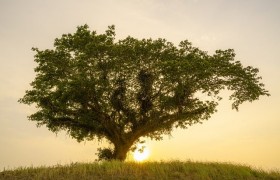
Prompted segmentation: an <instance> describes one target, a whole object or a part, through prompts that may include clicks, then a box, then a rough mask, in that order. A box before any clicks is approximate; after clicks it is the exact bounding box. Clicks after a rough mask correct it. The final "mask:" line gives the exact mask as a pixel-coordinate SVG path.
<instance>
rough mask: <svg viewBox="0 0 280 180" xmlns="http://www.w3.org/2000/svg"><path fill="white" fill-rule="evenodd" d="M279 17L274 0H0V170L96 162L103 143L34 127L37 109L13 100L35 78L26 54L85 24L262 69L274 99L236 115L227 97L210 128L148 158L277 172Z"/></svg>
mask: <svg viewBox="0 0 280 180" xmlns="http://www.w3.org/2000/svg"><path fill="white" fill-rule="evenodd" d="M279 9H280V1H278V0H246V1H244V0H235V1H231V0H172V1H171V0H169V1H168V0H80V1H78V0H60V1H56V0H48V1H47V0H0V171H1V170H2V169H3V168H4V167H6V168H13V167H18V166H30V165H34V166H38V165H55V164H57V163H61V164H63V163H70V162H76V161H81V162H89V161H93V160H94V159H95V158H96V156H95V153H96V148H97V147H98V146H99V145H102V144H100V143H98V142H96V141H93V142H82V143H77V142H76V141H75V140H73V139H71V138H70V137H68V136H67V135H65V133H63V132H62V133H59V134H57V135H55V134H53V133H51V132H49V131H48V130H47V129H46V128H45V127H41V128H37V127H36V124H35V123H34V122H31V121H28V120H27V116H28V115H30V114H31V113H33V112H34V111H35V109H33V108H32V107H28V106H27V105H23V104H19V103H18V102H17V100H18V99H19V98H20V97H22V96H23V95H24V91H25V90H27V89H29V88H30V86H29V83H30V82H31V81H32V80H33V79H34V76H35V74H34V72H33V69H34V67H35V66H36V64H35V63H34V62H33V59H34V58H33V56H34V53H33V52H32V51H31V48H32V47H38V48H40V49H45V48H52V46H53V41H54V39H55V38H57V37H60V36H61V35H62V34H63V33H72V32H75V30H76V27H77V26H78V25H83V24H85V23H87V24H88V25H89V26H90V28H91V29H92V30H96V31H97V32H98V33H103V32H104V31H105V30H106V28H107V26H108V25H112V24H114V25H116V33H117V38H124V37H126V36H128V35H131V36H133V37H137V38H150V37H152V38H158V37H162V38H166V39H168V40H169V41H171V42H174V43H175V44H177V43H178V42H180V41H181V40H184V39H188V40H190V41H191V42H193V44H194V46H197V47H199V48H200V49H202V50H205V51H208V52H209V53H210V54H211V53H213V52H214V51H215V50H216V49H227V48H233V49H235V51H236V54H237V58H236V59H238V60H240V61H241V62H242V63H243V64H244V65H252V66H254V67H258V68H259V69H260V75H261V76H262V77H263V82H264V84H265V85H266V88H267V89H268V90H269V91H270V93H271V95H272V96H271V97H261V98H260V100H259V101H255V102H253V103H245V104H243V105H241V106H240V111H239V112H236V111H233V110H231V104H230V102H229V101H227V98H226V97H225V98H224V100H223V101H222V102H221V103H220V106H219V109H218V112H217V113H216V114H215V115H213V116H212V118H211V119H210V120H209V121H206V122H204V123H203V124H202V125H200V124H199V125H194V126H192V127H190V128H189V129H187V130H175V131H174V133H173V136H172V137H165V138H164V140H163V141H160V142H153V141H149V142H148V144H147V145H148V147H149V149H150V151H151V157H150V159H151V160H169V159H179V160H188V159H190V160H194V161H221V162H235V163H242V164H248V165H252V166H255V167H262V168H265V169H280V108H279V103H280V95H279V93H280V80H279V78H280V71H279V68H280V11H279ZM224 94H225V95H227V93H226V92H225V93H224Z"/></svg>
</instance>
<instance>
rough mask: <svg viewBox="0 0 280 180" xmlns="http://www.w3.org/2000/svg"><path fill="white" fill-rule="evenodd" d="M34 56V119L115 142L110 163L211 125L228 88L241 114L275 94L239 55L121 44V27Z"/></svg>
mask: <svg viewBox="0 0 280 180" xmlns="http://www.w3.org/2000/svg"><path fill="white" fill-rule="evenodd" d="M33 50H34V51H35V52H36V54H35V62H36V63H37V64H38V65H37V67H36V68H35V72H36V78H35V80H34V81H33V82H32V83H31V86H32V89H31V90H27V91H26V94H25V96H24V97H23V98H22V99H20V102H21V103H25V104H36V106H37V112H35V113H34V114H32V115H30V116H29V119H30V120H32V121H36V122H37V125H39V126H42V125H46V126H47V128H48V129H49V130H51V131H53V132H57V131H59V130H66V131H67V132H68V133H69V135H70V136H71V137H73V138H75V139H77V140H78V141H83V140H92V139H94V138H97V139H98V140H101V139H104V138H105V139H107V140H108V141H109V142H110V143H111V144H112V145H113V149H111V150H110V149H103V150H101V151H100V154H99V157H100V158H105V159H106V158H107V159H118V160H125V158H126V154H127V152H128V151H129V150H130V149H131V148H132V147H133V146H134V145H135V143H137V142H138V141H139V138H140V137H149V138H152V139H156V140H160V139H161V136H162V135H163V134H170V133H171V131H172V129H174V128H175V127H178V128H187V127H188V126H191V125H193V124H196V123H201V122H202V121H203V120H206V119H209V118H210V117H211V115H212V114H213V113H214V112H215V111H216V107H217V105H218V101H219V100H220V99H221V97H220V96H219V92H220V91H221V90H223V89H228V90H229V91H230V92H232V95H231V96H230V99H231V100H232V101H233V104H232V108H233V109H236V110H237V109H238V106H239V105H240V104H241V103H243V102H245V101H249V102H251V101H254V100H257V99H258V98H259V97H260V96H261V95H269V94H268V92H267V91H266V90H265V89H264V85H263V84H262V83H260V79H261V77H259V76H258V74H257V73H258V69H256V68H253V67H251V66H248V67H244V66H242V64H241V63H240V62H239V61H235V60H234V57H235V53H234V51H233V50H232V49H228V50H217V51H216V52H215V53H214V54H213V55H209V54H207V52H205V51H201V50H200V49H198V48H195V47H193V46H192V45H191V43H190V42H189V41H187V40H185V41H182V42H181V43H180V44H179V46H174V45H173V44H172V43H171V42H168V41H166V40H165V39H156V40H153V39H142V40H139V39H136V38H133V37H130V36H129V37H127V38H125V39H122V40H118V41H117V40H115V30H114V26H109V27H108V30H107V31H106V33H104V34H97V33H96V32H95V31H90V30H89V27H88V26H87V25H84V26H79V27H78V28H77V31H76V32H75V33H73V34H64V35H62V37H61V38H59V39H55V42H54V49H46V50H39V49H38V48H33ZM203 94H205V95H206V96H203ZM199 97H203V98H199ZM207 97H210V98H207Z"/></svg>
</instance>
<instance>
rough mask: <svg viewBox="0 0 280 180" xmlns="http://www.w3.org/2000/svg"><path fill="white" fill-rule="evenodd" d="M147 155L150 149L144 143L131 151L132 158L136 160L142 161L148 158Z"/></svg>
mask: <svg viewBox="0 0 280 180" xmlns="http://www.w3.org/2000/svg"><path fill="white" fill-rule="evenodd" d="M149 156H150V150H149V149H148V148H147V147H146V146H144V145H139V146H137V149H136V150H135V151H134V153H133V158H134V160H135V161H138V162H142V161H144V160H146V159H148V158H149Z"/></svg>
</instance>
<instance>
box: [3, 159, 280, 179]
mask: <svg viewBox="0 0 280 180" xmlns="http://www.w3.org/2000/svg"><path fill="white" fill-rule="evenodd" d="M0 179H12V180H14V179H22V180H23V179H24V180H25V179H27V180H28V179H52V180H53V179H59V180H60V179H65V180H66V179H67V180H68V179H70V180H71V179H78V180H84V179H98V180H99V179H133V180H136V179H157V180H161V179H171V180H172V179H193V180H210V179H211V180H212V179H213V180H219V179H222V180H224V179H225V180H234V179H236V180H242V179H249V180H254V179H275V180H280V172H266V171H263V170H257V169H252V168H250V167H248V166H241V165H233V164H229V163H202V162H191V161H187V162H180V161H169V162H144V163H136V162H125V163H122V162H118V161H112V162H94V163H72V164H70V165H64V166H62V165H57V166H54V167H37V168H34V167H24V168H18V169H14V170H4V171H2V172H0Z"/></svg>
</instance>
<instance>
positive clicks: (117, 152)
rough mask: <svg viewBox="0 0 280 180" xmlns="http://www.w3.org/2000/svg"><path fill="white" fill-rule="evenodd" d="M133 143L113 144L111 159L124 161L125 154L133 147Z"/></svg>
mask: <svg viewBox="0 0 280 180" xmlns="http://www.w3.org/2000/svg"><path fill="white" fill-rule="evenodd" d="M133 143H134V141H133V142H130V141H129V142H126V143H114V146H115V147H114V154H113V158H114V159H115V160H119V161H124V160H125V159H126V157H127V153H128V151H129V149H130V147H131V146H132V145H133Z"/></svg>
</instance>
